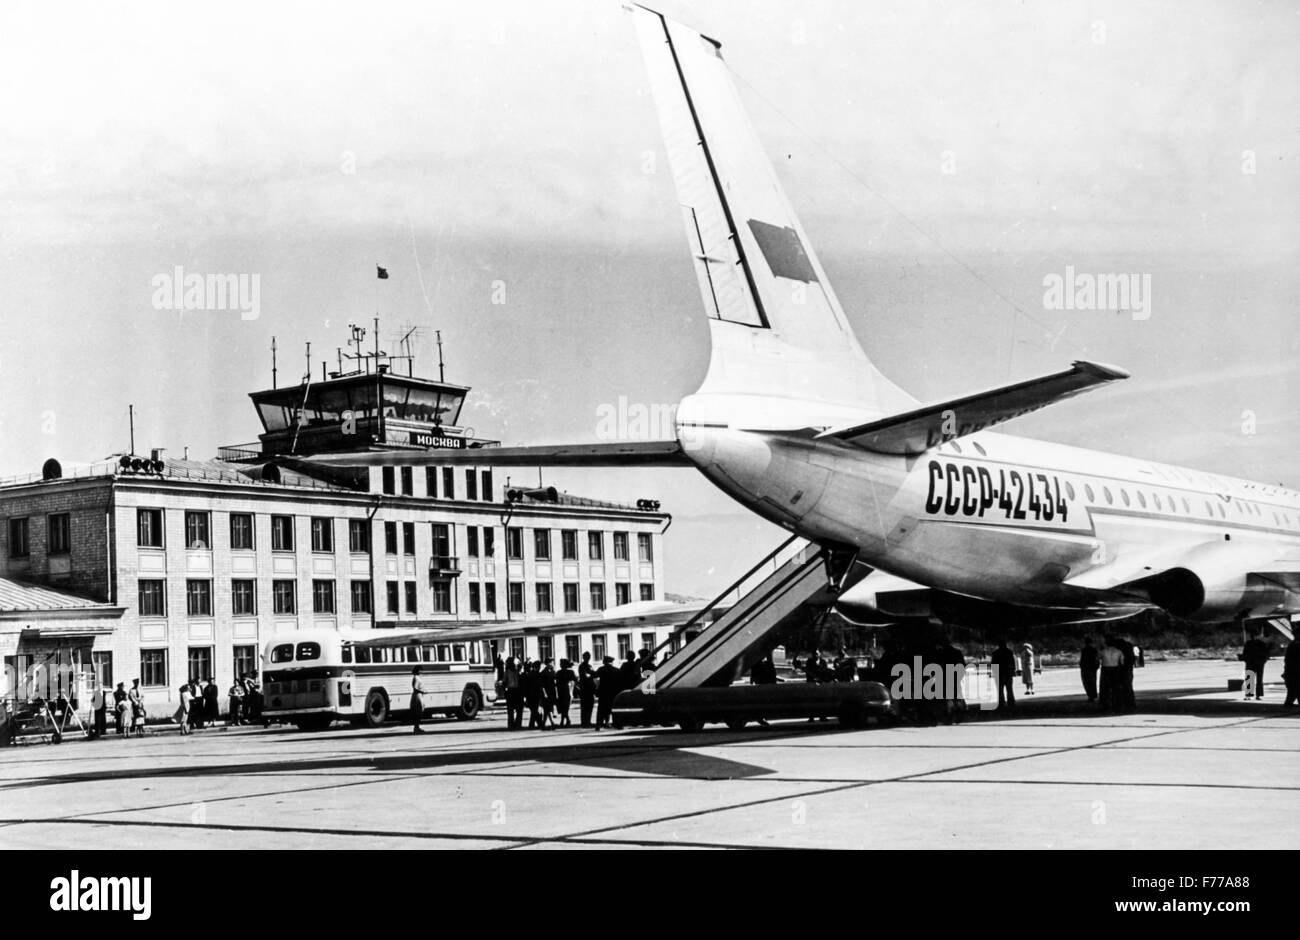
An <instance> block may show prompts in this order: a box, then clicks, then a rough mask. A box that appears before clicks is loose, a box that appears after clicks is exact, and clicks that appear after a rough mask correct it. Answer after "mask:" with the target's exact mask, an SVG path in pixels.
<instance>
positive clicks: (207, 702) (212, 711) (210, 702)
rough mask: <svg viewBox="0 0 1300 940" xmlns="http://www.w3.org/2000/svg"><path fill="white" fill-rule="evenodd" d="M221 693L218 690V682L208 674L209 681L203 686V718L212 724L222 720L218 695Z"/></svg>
mask: <svg viewBox="0 0 1300 940" xmlns="http://www.w3.org/2000/svg"><path fill="white" fill-rule="evenodd" d="M220 694H221V693H220V692H218V691H217V684H216V683H215V682H213V681H212V677H211V676H208V681H207V683H206V684H205V685H204V686H203V720H204V721H205V722H207V723H208V724H210V725H215V724H216V723H217V722H218V721H220V720H221V708H220V705H219V703H218V698H217V697H218V696H219V695H220Z"/></svg>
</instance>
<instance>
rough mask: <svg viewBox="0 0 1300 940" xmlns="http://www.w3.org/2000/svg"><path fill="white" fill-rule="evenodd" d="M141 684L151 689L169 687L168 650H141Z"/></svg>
mask: <svg viewBox="0 0 1300 940" xmlns="http://www.w3.org/2000/svg"><path fill="white" fill-rule="evenodd" d="M140 684H141V685H143V686H145V687H147V688H150V689H158V688H162V687H164V686H166V685H167V651H166V650H140Z"/></svg>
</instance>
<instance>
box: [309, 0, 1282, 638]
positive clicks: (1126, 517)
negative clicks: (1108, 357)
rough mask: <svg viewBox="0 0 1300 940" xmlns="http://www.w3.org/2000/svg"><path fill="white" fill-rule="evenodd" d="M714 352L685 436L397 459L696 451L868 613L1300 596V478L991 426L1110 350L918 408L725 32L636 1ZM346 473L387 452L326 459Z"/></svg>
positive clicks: (1272, 619)
mask: <svg viewBox="0 0 1300 940" xmlns="http://www.w3.org/2000/svg"><path fill="white" fill-rule="evenodd" d="M629 9H630V12H631V13H632V15H633V16H634V18H635V23H636V29H637V33H638V37H639V41H640V45H641V50H642V52H643V55H644V58H645V63H646V67H647V70H648V74H649V78H650V86H651V90H652V92H653V97H654V100H655V103H656V107H657V110H658V114H659V119H660V123H661V127H662V131H663V136H664V141H665V145H666V149H667V154H668V158H669V163H670V165H671V169H672V174H673V178H674V182H675V184H676V188H677V193H678V196H679V199H680V202H681V204H682V216H683V221H684V224H685V230H686V234H687V239H688V244H689V247H690V251H691V254H692V256H693V258H694V267H695V273H696V276H697V279H698V282H699V288H700V293H701V299H702V302H703V305H704V308H705V310H706V312H707V315H708V318H709V333H710V339H711V344H712V351H711V358H710V361H709V366H708V371H707V375H706V376H705V378H704V381H703V383H702V384H701V386H700V388H699V389H698V390H697V391H696V392H695V393H694V394H692V395H690V396H688V397H686V398H685V399H683V400H682V402H681V403H680V405H679V407H678V409H677V412H676V419H675V429H674V430H675V440H669V441H646V442H613V443H608V442H606V443H595V444H572V445H566V444H561V445H531V446H523V447H492V448H484V449H479V450H475V449H470V450H465V451H458V452H447V451H441V452H437V453H432V454H427V455H425V454H412V453H409V452H403V453H402V454H401V455H400V458H397V459H400V462H403V463H420V462H425V463H437V464H442V465H447V464H455V463H460V464H494V465H516V466H525V465H526V466H538V465H550V466H584V467H591V466H614V467H617V466H655V465H658V466H690V467H694V468H696V469H697V470H699V472H701V473H703V474H704V476H705V477H707V478H708V479H709V480H710V481H712V482H713V483H714V484H715V485H717V486H718V487H719V488H720V489H721V490H722V491H723V492H725V493H727V494H728V495H729V496H731V497H732V498H734V499H735V500H737V501H738V502H740V503H741V504H742V505H744V506H746V507H747V508H749V509H750V510H752V511H753V512H755V513H757V514H758V515H760V516H762V517H763V518H765V519H768V520H770V521H772V522H774V523H776V524H777V525H779V526H781V527H783V528H785V529H787V530H789V531H790V532H791V533H794V534H795V535H797V536H800V537H802V538H803V539H806V540H808V541H809V542H811V543H816V544H817V545H818V546H822V547H824V548H827V549H831V550H834V551H837V552H839V553H840V554H841V555H845V556H847V557H850V558H851V559H852V561H853V564H855V565H857V566H859V567H862V566H865V569H869V573H867V574H866V575H865V576H863V577H861V578H860V579H858V580H856V581H855V582H854V583H853V584H852V585H851V586H850V587H848V589H847V590H845V591H844V592H843V593H842V594H841V595H840V596H839V597H838V600H837V604H836V607H837V609H838V610H839V611H840V612H841V613H843V614H844V615H845V616H846V617H848V618H849V619H851V620H858V621H859V622H880V623H889V622H899V621H908V620H929V621H932V622H933V621H935V620H938V621H941V622H946V623H963V622H970V623H978V622H988V621H990V619H994V620H998V621H1000V622H1002V623H1014V624H1024V625H1035V624H1037V625H1043V624H1048V623H1088V622H1093V621H1104V620H1110V619H1117V618H1122V617H1127V616H1130V615H1132V614H1134V613H1137V612H1141V611H1143V610H1150V609H1162V610H1165V611H1168V612H1169V613H1171V614H1174V615H1177V616H1178V617H1183V618H1188V619H1191V620H1196V621H1206V622H1232V621H1257V620H1258V621H1267V622H1269V623H1271V624H1272V625H1273V626H1275V627H1276V628H1277V629H1279V630H1280V631H1281V632H1282V633H1284V634H1285V635H1287V636H1290V635H1291V634H1290V628H1289V622H1290V618H1291V616H1292V615H1293V614H1296V613H1297V612H1300V492H1296V491H1295V490H1291V489H1286V488H1283V487H1280V486H1272V485H1269V484H1265V483H1258V482H1252V481H1249V480H1244V479H1235V478H1230V477H1225V476H1220V475H1217V474H1211V473H1205V472H1202V471H1199V470H1195V469H1190V468H1185V467H1176V466H1170V465H1166V464H1160V463H1155V462H1153V461H1149V460H1144V459H1136V458H1130V457H1124V456H1117V455H1111V454H1106V453H1101V452H1097V451H1093V450H1086V449H1081V448H1076V447H1068V446H1064V445H1061V444H1055V443H1050V442H1047V441H1040V440H1032V439H1028V438H1024V437H1016V436H1012V435H1010V434H1005V433H999V432H997V431H994V430H991V429H992V428H994V427H996V426H999V425H1002V424H1004V423H1006V422H1008V421H1011V420H1012V419H1014V418H1016V417H1019V416H1021V415H1024V414H1027V413H1029V412H1033V411H1037V410H1039V409H1042V408H1046V407H1048V406H1050V405H1055V404H1057V403H1059V402H1062V401H1065V400H1068V399H1070V398H1073V397H1075V396H1078V395H1081V394H1083V393H1085V392H1090V391H1094V390H1096V389H1099V388H1101V387H1103V386H1106V385H1109V384H1111V383H1113V382H1117V381H1121V380H1123V379H1125V378H1127V377H1128V373H1126V372H1125V371H1123V370H1122V369H1119V368H1117V367H1115V366H1111V365H1106V364H1103V363H1096V362H1087V361H1076V362H1074V363H1072V364H1071V365H1070V367H1069V368H1066V369H1062V370H1061V371H1058V372H1055V373H1052V374H1049V375H1043V376H1039V377H1036V378H1030V379H1027V380H1024V381H1020V382H1015V383H1013V384H1008V385H1003V386H1000V387H994V388H989V389H986V390H984V391H979V392H975V393H973V394H969V395H964V396H961V397H957V398H953V399H950V400H945V401H937V402H930V403H922V402H920V401H918V400H917V399H916V398H914V397H913V396H911V395H910V394H908V393H907V392H905V391H904V390H903V389H901V388H899V387H898V386H897V385H895V384H894V383H893V382H891V381H890V380H889V379H888V378H886V377H885V375H884V374H883V373H882V372H881V371H880V370H879V369H878V368H877V367H876V365H875V364H874V363H873V362H872V360H871V358H870V357H869V356H868V354H867V352H866V351H865V350H864V349H863V347H862V345H861V344H860V343H859V341H858V339H857V337H856V336H855V335H854V332H853V329H852V328H851V326H850V324H849V321H848V319H847V318H846V317H845V314H844V311H843V309H842V307H841V305H840V302H839V300H838V299H837V298H836V296H835V293H834V291H833V290H832V288H831V285H830V282H829V279H828V278H827V276H826V272H825V271H824V270H823V268H822V266H821V263H820V262H819V261H818V259H817V255H816V254H815V252H814V251H813V249H812V246H811V244H810V243H809V239H808V237H807V234H806V233H805V231H804V229H803V227H802V225H801V224H800V222H799V219H798V218H797V216H796V215H795V212H794V210H793V208H792V207H791V206H790V204H789V202H788V200H787V198H786V196H785V193H784V191H783V190H782V187H781V184H780V182H779V180H778V178H777V176H776V174H775V171H774V170H773V167H772V164H771V162H770V161H769V159H768V158H767V156H766V154H765V153H764V150H763V147H762V144H761V143H760V141H759V138H758V136H757V134H756V132H755V130H754V128H753V127H752V125H751V124H750V122H749V119H748V116H747V115H746V112H745V109H744V107H743V105H742V103H741V101H740V98H739V96H738V94H737V91H736V87H735V85H734V83H733V81H732V78H731V74H730V72H729V70H728V67H727V65H726V63H725V62H724V60H723V59H722V54H721V45H720V44H719V43H718V42H717V41H716V40H714V39H711V38H709V37H706V36H704V35H702V34H700V33H699V32H696V31H694V30H692V29H690V28H688V27H686V26H683V25H682V24H680V23H677V22H675V21H672V20H670V19H667V18H666V17H664V16H662V15H661V14H659V13H657V12H655V11H653V10H650V9H648V8H645V7H642V6H633V7H630V8H629ZM314 459H316V460H319V461H324V462H327V463H336V464H347V465H352V466H361V465H375V464H383V463H388V462H392V461H393V460H394V459H395V456H394V455H393V454H392V453H391V452H387V453H386V452H371V453H360V454H340V455H328V456H322V457H317V458H314Z"/></svg>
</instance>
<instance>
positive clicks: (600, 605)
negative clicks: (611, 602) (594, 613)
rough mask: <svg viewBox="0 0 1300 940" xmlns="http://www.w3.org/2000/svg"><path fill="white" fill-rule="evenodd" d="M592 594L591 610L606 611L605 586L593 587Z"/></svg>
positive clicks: (595, 585)
mask: <svg viewBox="0 0 1300 940" xmlns="http://www.w3.org/2000/svg"><path fill="white" fill-rule="evenodd" d="M590 593H591V609H592V610H604V609H605V585H603V584H593V585H591V588H590Z"/></svg>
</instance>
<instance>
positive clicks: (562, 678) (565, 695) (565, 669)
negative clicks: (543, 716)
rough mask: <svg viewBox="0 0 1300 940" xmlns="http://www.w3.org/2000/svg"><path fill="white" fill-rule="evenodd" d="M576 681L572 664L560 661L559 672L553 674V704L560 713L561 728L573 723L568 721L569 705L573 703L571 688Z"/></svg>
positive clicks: (565, 660) (564, 660)
mask: <svg viewBox="0 0 1300 940" xmlns="http://www.w3.org/2000/svg"><path fill="white" fill-rule="evenodd" d="M577 681H578V675H577V673H575V672H574V671H573V663H571V662H569V661H568V660H567V659H561V660H560V671H559V672H557V673H556V674H555V702H556V706H557V707H558V708H559V711H560V727H561V728H567V727H569V726H570V725H571V724H572V723H573V722H571V721H569V705H570V704H571V703H572V701H573V687H574V685H575V683H577Z"/></svg>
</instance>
